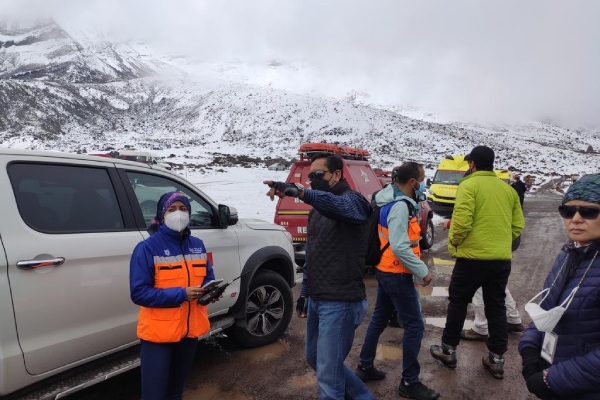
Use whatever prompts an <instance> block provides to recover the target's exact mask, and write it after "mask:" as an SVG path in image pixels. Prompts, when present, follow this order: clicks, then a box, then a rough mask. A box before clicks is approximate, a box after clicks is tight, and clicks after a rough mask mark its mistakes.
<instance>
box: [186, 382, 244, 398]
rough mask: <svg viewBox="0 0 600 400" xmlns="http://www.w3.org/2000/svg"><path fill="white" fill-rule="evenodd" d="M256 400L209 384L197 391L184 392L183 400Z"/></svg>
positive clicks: (199, 387)
mask: <svg viewBox="0 0 600 400" xmlns="http://www.w3.org/2000/svg"><path fill="white" fill-rule="evenodd" d="M223 399H228V400H254V398H253V397H250V396H248V395H247V394H244V393H241V392H227V391H224V390H221V388H220V387H219V385H217V384H214V383H209V384H206V385H201V386H198V388H197V389H195V390H186V391H184V392H183V400H223Z"/></svg>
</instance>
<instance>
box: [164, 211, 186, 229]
mask: <svg viewBox="0 0 600 400" xmlns="http://www.w3.org/2000/svg"><path fill="white" fill-rule="evenodd" d="M189 223H190V214H189V213H188V212H186V211H173V212H172V213H169V214H167V215H165V225H166V226H167V227H169V228H171V229H172V230H174V231H175V232H181V231H182V230H184V229H185V227H186V226H188V224H189Z"/></svg>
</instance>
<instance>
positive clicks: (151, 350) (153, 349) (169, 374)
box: [140, 338, 198, 400]
mask: <svg viewBox="0 0 600 400" xmlns="http://www.w3.org/2000/svg"><path fill="white" fill-rule="evenodd" d="M197 346H198V339H193V338H184V339H181V340H180V341H179V342H174V343H154V342H148V341H146V340H140V357H141V361H142V363H141V370H142V399H143V400H181V398H182V396H183V384H184V383H185V378H187V375H188V373H189V372H190V369H192V365H193V363H194V357H195V356H196V347H197Z"/></svg>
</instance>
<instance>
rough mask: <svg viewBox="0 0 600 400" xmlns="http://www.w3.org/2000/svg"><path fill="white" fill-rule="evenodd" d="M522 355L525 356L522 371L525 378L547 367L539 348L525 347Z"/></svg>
mask: <svg viewBox="0 0 600 400" xmlns="http://www.w3.org/2000/svg"><path fill="white" fill-rule="evenodd" d="M521 357H522V358H523V363H522V365H523V370H522V371H521V374H523V378H525V380H527V379H528V378H529V377H530V376H531V375H533V374H535V373H536V372H540V371H542V370H543V369H544V368H545V365H544V361H543V359H542V357H541V356H540V350H538V349H534V348H533V347H525V348H524V349H523V351H522V352H521Z"/></svg>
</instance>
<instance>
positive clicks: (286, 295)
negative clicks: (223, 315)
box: [231, 271, 293, 347]
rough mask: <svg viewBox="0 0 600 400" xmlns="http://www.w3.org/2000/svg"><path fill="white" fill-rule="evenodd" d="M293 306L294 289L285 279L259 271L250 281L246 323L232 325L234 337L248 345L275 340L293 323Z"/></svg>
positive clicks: (263, 343)
mask: <svg viewBox="0 0 600 400" xmlns="http://www.w3.org/2000/svg"><path fill="white" fill-rule="evenodd" d="M292 309H293V298H292V290H291V289H290V287H289V285H288V284H287V282H286V281H285V279H283V277H282V276H281V275H279V274H277V273H275V272H273V271H262V272H259V273H257V274H256V276H255V277H254V278H253V279H252V282H250V288H249V290H248V298H247V301H246V321H245V324H243V326H238V325H237V324H236V325H234V326H233V327H232V328H231V333H232V335H233V338H234V339H235V340H236V341H237V342H238V343H239V344H241V345H242V346H245V347H258V346H263V345H265V344H268V343H272V342H274V341H275V340H277V339H278V338H279V337H280V336H281V335H283V333H284V332H285V330H286V329H287V327H288V325H289V324H290V321H291V319H292V311H293V310H292Z"/></svg>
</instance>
